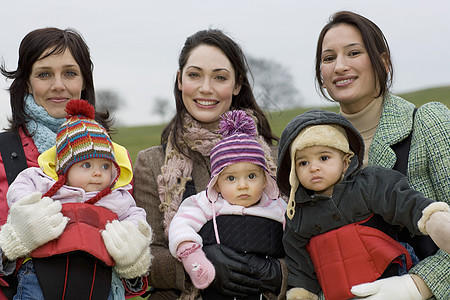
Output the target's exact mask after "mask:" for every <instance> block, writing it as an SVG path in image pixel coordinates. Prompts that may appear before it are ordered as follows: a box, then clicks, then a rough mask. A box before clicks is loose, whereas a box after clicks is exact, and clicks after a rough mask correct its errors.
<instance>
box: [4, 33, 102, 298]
mask: <svg viewBox="0 0 450 300" xmlns="http://www.w3.org/2000/svg"><path fill="white" fill-rule="evenodd" d="M92 69H93V64H92V61H91V57H90V51H89V48H88V46H87V45H86V43H85V41H84V39H83V37H82V36H81V35H80V34H79V33H78V32H77V31H75V30H73V29H64V30H62V29H58V28H53V27H50V28H41V29H36V30H33V31H31V32H30V33H28V34H27V35H26V36H25V37H24V38H23V40H22V42H21V44H20V48H19V60H18V66H17V69H16V70H13V71H8V70H7V69H6V67H5V63H4V62H3V63H2V66H1V67H0V71H1V73H2V74H3V75H4V76H5V77H6V78H7V79H11V80H12V83H11V86H10V88H9V93H10V104H11V108H12V117H11V119H10V120H9V128H8V129H7V132H5V133H2V137H5V136H8V137H10V138H11V139H12V140H13V141H16V142H17V147H16V148H14V149H9V151H10V152H6V151H5V152H3V149H2V155H1V156H0V225H3V224H4V223H5V222H6V221H7V219H8V220H9V219H10V218H7V216H8V210H9V209H8V204H7V200H6V195H7V191H8V188H9V184H10V183H11V182H12V181H13V180H14V179H15V176H10V174H13V172H11V171H12V170H13V169H14V170H15V171H17V173H18V172H19V171H21V170H23V169H24V168H27V167H39V164H38V156H39V155H40V154H41V153H43V152H45V151H46V150H48V149H49V148H51V147H52V146H54V145H55V141H56V133H57V130H58V128H59V127H60V125H61V124H62V123H63V122H64V121H65V120H66V118H65V116H66V112H65V111H64V108H65V106H66V103H67V102H68V101H69V100H70V99H72V98H75V99H80V98H82V99H84V100H86V101H87V102H88V103H90V104H92V105H94V104H95V91H94V83H93V76H92ZM96 120H97V121H98V122H99V123H101V124H102V125H103V126H104V127H105V128H106V129H107V130H108V129H109V127H110V122H111V121H110V120H109V115H108V113H97V114H96ZM22 149H23V151H22ZM13 152H14V153H16V154H17V153H18V155H16V156H15V157H17V159H13V160H11V157H12V156H11V153H13ZM5 158H6V159H5ZM19 161H20V162H22V164H19ZM14 175H17V174H16V173H15V172H14ZM38 200H39V199H38ZM45 208H46V207H44V209H45ZM30 213H31V214H36V211H31V212H30ZM48 213H50V214H51V213H52V211H51V210H49V211H48ZM53 213H54V214H57V212H55V211H53ZM22 219H28V218H22ZM30 219H32V220H34V221H35V222H38V223H40V222H42V220H40V219H39V218H37V219H36V218H31V217H30ZM30 224H31V225H33V224H32V222H31V221H30ZM31 225H30V226H31ZM4 228H5V227H2V232H3V229H4ZM46 229H48V231H51V229H49V228H46ZM33 238H34V237H33ZM30 239H31V237H30ZM0 247H2V248H3V245H0ZM31 250H32V249H31ZM1 252H2V251H1ZM2 254H3V252H2ZM28 265H30V264H28ZM15 267H16V262H15V261H9V260H6V259H5V261H3V264H0V276H1V278H2V279H3V278H4V277H3V275H8V274H11V273H12V272H13V271H14V268H15ZM0 281H1V280H0ZM36 284H37V285H39V284H38V283H37V281H36ZM2 291H7V292H8V293H9V294H10V295H14V294H15V293H16V290H15V286H11V287H10V288H9V289H6V288H2ZM36 295H37V294H36ZM1 296H2V295H0V299H2V297H1ZM33 296H35V295H33ZM36 297H37V296H36ZM35 299H38V298H35Z"/></svg>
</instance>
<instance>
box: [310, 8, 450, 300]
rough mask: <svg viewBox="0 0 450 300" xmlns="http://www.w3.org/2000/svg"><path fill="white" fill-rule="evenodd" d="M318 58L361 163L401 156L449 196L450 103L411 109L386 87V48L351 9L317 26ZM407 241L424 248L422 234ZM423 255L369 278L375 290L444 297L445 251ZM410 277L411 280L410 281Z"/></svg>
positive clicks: (324, 89)
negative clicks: (361, 149) (393, 272)
mask: <svg viewBox="0 0 450 300" xmlns="http://www.w3.org/2000/svg"><path fill="white" fill-rule="evenodd" d="M315 65H316V67H315V69H316V83H317V85H318V87H319V89H320V92H321V93H322V95H324V96H325V97H327V93H328V96H329V97H331V99H332V100H333V101H336V102H338V103H339V104H340V109H341V114H342V115H343V116H344V117H345V118H347V119H348V120H349V121H350V122H351V123H352V124H353V125H354V127H355V128H356V129H357V130H358V131H359V132H360V133H361V135H362V137H363V139H364V144H365V149H366V150H365V153H364V166H367V165H369V166H370V165H379V166H383V167H386V168H389V169H395V170H400V168H399V164H398V163H397V162H398V161H399V162H402V161H404V162H405V165H406V167H405V171H404V172H405V175H406V176H407V178H408V182H409V184H410V185H411V187H412V188H414V189H416V190H417V191H419V192H422V193H423V194H424V195H425V196H426V197H428V198H430V199H433V200H436V201H444V202H447V203H449V199H450V177H449V176H448V170H450V160H449V159H448V157H449V156H450V134H449V133H450V111H449V109H448V108H447V107H446V106H445V105H443V104H442V103H439V102H429V103H425V104H423V105H422V106H421V107H419V108H417V109H416V110H415V107H414V104H412V103H410V102H408V101H406V100H405V99H403V98H401V97H398V96H396V95H393V94H392V93H391V92H390V88H391V85H392V78H393V66H392V60H391V53H390V50H389V46H388V43H387V40H386V38H385V36H384V34H383V32H382V31H381V30H380V28H379V27H378V26H377V25H376V24H375V23H373V22H372V21H370V20H369V19H367V18H365V17H364V16H361V15H358V14H356V13H353V12H349V11H341V12H337V13H336V14H334V15H332V16H331V18H330V20H329V22H328V24H326V25H325V26H324V27H323V29H322V31H321V32H320V35H319V39H318V41H317V48H316V62H315ZM408 138H411V140H410V141H409V143H410V145H408V144H407V141H408ZM400 144H403V145H406V147H405V148H406V149H407V151H405V152H404V153H400V154H396V152H394V151H393V149H395V148H396V147H397V146H399V145H400ZM408 153H409V154H408ZM397 155H398V157H397ZM408 236H409V235H408ZM402 241H403V240H402ZM405 241H406V242H408V243H411V244H414V245H415V251H416V252H422V251H421V250H423V249H422V247H423V245H424V243H423V241H421V242H419V243H416V242H414V240H413V239H411V238H409V239H408V238H406V239H405ZM431 249H433V248H431ZM418 250H419V251H418ZM420 258H421V259H423V260H422V261H420V262H419V263H418V264H417V265H416V266H414V267H413V268H412V269H411V270H410V271H409V273H410V274H408V275H404V276H403V277H400V278H398V277H391V278H389V279H386V281H381V282H375V283H373V285H376V286H377V288H376V289H377V290H378V292H374V293H376V294H377V296H374V297H375V298H376V297H380V298H383V295H390V294H389V293H390V291H392V290H393V289H395V290H399V289H404V290H408V289H409V290H410V291H411V292H415V293H419V292H420V296H421V297H422V299H428V298H429V297H431V296H432V295H434V296H435V297H436V298H438V299H449V297H450V289H449V285H448V283H449V282H450V272H449V270H450V256H449V255H448V254H447V253H445V252H443V251H441V250H439V251H437V253H434V252H427V255H423V257H420ZM410 277H411V278H412V279H413V280H414V283H415V285H414V286H409V287H407V283H408V282H411V280H410V279H411V278H410ZM403 295H404V296H403V298H397V299H411V298H409V297H408V293H406V292H404V293H403ZM366 296H367V295H366Z"/></svg>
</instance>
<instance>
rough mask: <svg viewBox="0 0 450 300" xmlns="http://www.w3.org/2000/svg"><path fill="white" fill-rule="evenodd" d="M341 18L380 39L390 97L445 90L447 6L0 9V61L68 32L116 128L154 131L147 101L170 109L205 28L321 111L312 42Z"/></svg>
mask: <svg viewBox="0 0 450 300" xmlns="http://www.w3.org/2000/svg"><path fill="white" fill-rule="evenodd" d="M344 9H345V10H352V11H355V12H358V13H361V14H363V15H364V16H366V17H368V18H369V19H371V20H372V21H374V22H375V23H376V24H377V25H378V26H379V27H380V28H381V29H382V30H383V32H384V33H385V35H386V37H387V39H388V42H389V44H390V47H391V51H392V55H393V62H394V72H395V81H394V91H395V92H405V91H413V90H417V89H422V88H427V87H434V86H440V85H450V59H449V53H450V38H449V31H450V2H448V1H446V0H439V1H437V0H430V1H423V0H378V1H361V0H359V1H356V0H355V1H351V0H341V1H335V0H322V1H299V0H297V1H294V0H291V1H288V0H277V1H273V0H272V1H269V0H256V1H253V0H251V1H250V0H228V1H212V0H196V1H185V0H180V1H174V0H173V1H170V0H169V1H161V0H158V1H154V0H129V1H123V0H120V1H116V0H105V1H103V0H77V1H65V0H63V1H61V0H41V1H35V0H26V1H25V0H24V1H22V0H0V11H2V28H1V29H0V56H1V58H2V59H3V60H4V61H5V62H6V65H7V67H8V68H9V69H15V68H16V67H17V53H18V47H19V44H20V41H21V40H22V38H23V37H24V36H25V35H26V34H27V33H28V32H29V31H31V30H33V29H36V28H41V27H46V26H55V27H59V28H66V27H72V28H75V29H77V30H78V31H79V32H81V34H82V35H83V36H84V38H85V40H86V42H87V44H88V45H89V47H90V49H91V55H92V59H93V62H94V81H95V86H96V89H97V90H99V89H112V90H114V91H116V92H117V93H118V94H119V96H120V98H121V99H123V101H124V102H125V103H124V105H123V107H122V108H121V109H120V111H119V112H117V115H116V118H117V119H118V121H119V122H120V123H121V124H125V125H130V126H131V125H141V124H152V123H155V122H158V121H159V119H158V117H157V116H155V115H152V113H151V111H152V100H153V99H154V98H155V97H164V98H167V99H170V100H171V101H173V97H172V88H173V81H174V78H175V74H176V69H177V59H178V54H179V51H180V50H181V47H182V46H183V43H184V41H185V39H186V37H187V36H189V35H191V34H193V33H194V32H196V31H197V30H201V29H205V28H208V27H213V28H219V29H222V30H224V31H225V32H226V33H228V34H229V35H231V36H232V37H233V38H234V39H235V40H236V41H237V42H238V43H239V44H240V45H241V46H242V48H243V50H244V52H246V53H248V54H250V55H253V56H254V57H257V58H267V59H273V60H276V61H277V62H279V63H281V64H283V65H284V66H286V67H287V68H288V69H289V70H290V72H291V73H292V75H293V77H294V80H295V84H296V87H297V88H298V89H299V91H300V92H301V95H302V97H303V98H304V102H305V103H306V104H308V105H309V106H320V105H323V104H324V103H326V102H325V100H323V99H321V98H320V97H319V96H318V94H317V93H316V91H315V87H314V53H315V47H316V41H317V37H318V34H319V32H320V30H321V29H322V27H323V25H325V23H326V22H327V20H328V18H329V16H330V15H331V14H332V13H334V12H336V11H338V10H344ZM9 85H10V82H9V81H5V80H4V77H2V78H1V80H0V89H1V90H0V126H1V127H3V126H5V125H6V116H9V114H10V108H9V96H8V93H7V92H6V91H5V89H6V88H8V87H9ZM430 100H439V99H430Z"/></svg>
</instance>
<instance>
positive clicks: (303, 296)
mask: <svg viewBox="0 0 450 300" xmlns="http://www.w3.org/2000/svg"><path fill="white" fill-rule="evenodd" d="M317 299H319V297H318V296H317V295H316V294H313V293H311V292H310V291H307V290H305V289H304V288H298V287H295V288H291V289H290V290H289V291H287V293H286V300H317Z"/></svg>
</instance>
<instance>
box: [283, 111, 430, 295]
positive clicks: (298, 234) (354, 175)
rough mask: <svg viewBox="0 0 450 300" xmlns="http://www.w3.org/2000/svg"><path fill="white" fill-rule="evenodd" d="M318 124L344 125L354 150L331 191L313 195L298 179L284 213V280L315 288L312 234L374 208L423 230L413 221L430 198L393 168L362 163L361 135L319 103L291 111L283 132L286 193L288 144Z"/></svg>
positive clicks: (397, 222)
mask: <svg viewBox="0 0 450 300" xmlns="http://www.w3.org/2000/svg"><path fill="white" fill-rule="evenodd" d="M318 124H337V125H340V126H342V127H343V128H344V129H345V130H346V133H347V135H348V138H349V143H350V149H351V150H352V151H353V152H354V153H355V156H354V157H352V159H351V163H350V166H349V167H348V169H347V171H346V173H345V175H344V178H343V180H342V181H341V182H340V183H339V184H337V185H336V186H335V187H334V190H333V195H332V196H331V197H325V196H321V195H314V194H313V192H312V191H309V190H306V189H305V188H304V187H302V186H301V184H300V186H299V188H298V190H297V192H296V195H295V202H296V208H295V215H294V217H293V218H292V220H290V219H289V218H286V229H285V233H284V237H283V244H284V248H285V251H286V263H287V265H288V269H289V275H288V285H289V286H292V287H302V288H304V289H306V290H308V291H310V292H313V293H316V294H317V293H318V292H319V291H320V286H319V283H318V281H317V277H316V274H315V271H314V266H313V264H312V261H311V258H310V256H309V254H308V252H307V250H306V245H307V243H308V242H309V240H310V239H311V238H312V237H314V236H317V235H320V234H322V233H325V232H328V231H331V230H333V229H336V228H340V227H342V226H344V225H348V224H351V223H355V222H359V221H362V220H365V219H367V218H368V217H369V216H371V215H372V214H373V213H375V214H378V215H380V216H382V218H383V219H384V220H385V221H386V222H387V223H389V224H392V225H403V226H406V227H407V228H408V229H409V231H410V232H411V233H413V234H421V233H420V231H419V229H418V227H417V221H418V220H419V219H420V217H421V216H422V211H423V209H424V208H425V207H426V206H428V205H429V204H431V203H432V202H433V201H432V200H430V199H427V198H425V197H424V196H423V195H422V194H421V193H419V192H417V191H415V190H413V189H411V188H410V187H409V184H408V182H407V180H406V177H404V176H403V175H402V174H401V173H399V172H397V171H393V170H390V169H386V168H383V167H375V166H370V167H366V168H365V169H361V166H362V159H363V155H364V143H363V140H362V137H361V135H360V134H359V133H358V131H357V130H356V129H355V128H354V127H353V126H352V125H351V124H350V122H348V121H347V120H346V119H345V118H344V117H342V116H341V115H338V114H336V113H333V112H329V111H324V110H320V109H314V110H311V111H308V112H306V113H304V114H301V115H299V116H297V117H295V118H294V119H293V120H291V121H290V122H289V124H288V125H287V126H286V128H285V130H284V131H283V133H282V136H281V140H280V144H279V156H278V172H277V183H278V186H279V187H280V190H281V192H283V193H284V194H286V195H289V193H290V185H289V174H290V168H291V158H290V151H289V146H290V144H291V143H292V141H293V140H294V139H295V138H296V137H297V135H298V133H299V132H300V131H301V130H302V129H303V128H305V127H306V126H309V125H318Z"/></svg>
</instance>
